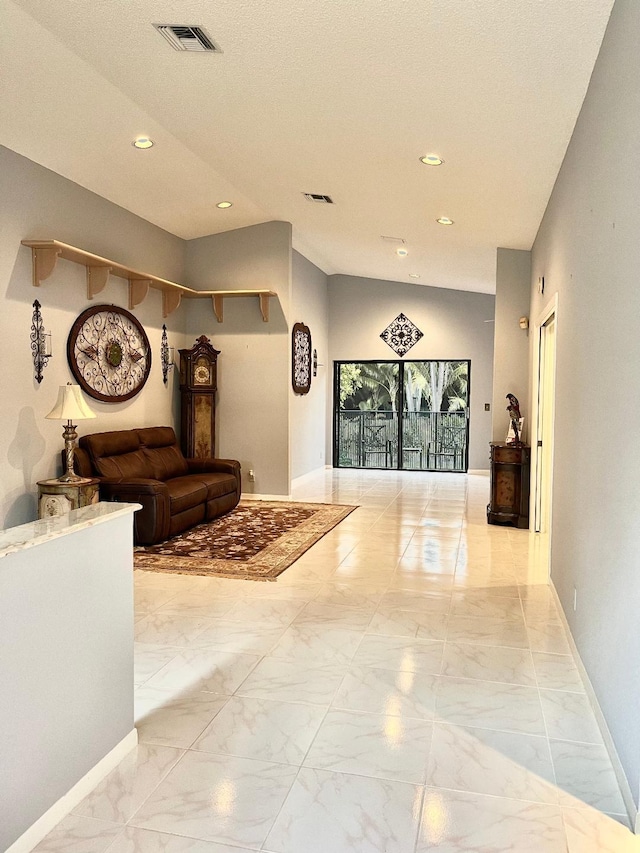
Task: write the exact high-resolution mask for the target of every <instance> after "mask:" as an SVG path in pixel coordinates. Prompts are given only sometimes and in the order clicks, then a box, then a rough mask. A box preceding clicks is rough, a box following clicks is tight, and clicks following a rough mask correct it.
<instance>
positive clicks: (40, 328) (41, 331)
mask: <svg viewBox="0 0 640 853" xmlns="http://www.w3.org/2000/svg"><path fill="white" fill-rule="evenodd" d="M41 307H42V306H41V305H40V303H39V302H38V300H37V299H36V300H35V302H34V303H33V316H32V317H31V335H30V337H31V355H32V356H33V367H34V370H35V375H34V379H35V380H36V382H37V383H38V385H39V384H40V383H41V382H42V371H43V370H44V369H45V367H46V366H47V364H48V363H49V359H50V358H51V357H52V355H53V352H52V350H51V332H47V331H46V330H45V328H44V324H43V322H42V314H41V312H40V308H41Z"/></svg>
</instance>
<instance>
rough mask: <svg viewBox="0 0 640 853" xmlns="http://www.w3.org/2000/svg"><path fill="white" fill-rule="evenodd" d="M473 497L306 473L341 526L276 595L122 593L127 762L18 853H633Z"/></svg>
mask: <svg viewBox="0 0 640 853" xmlns="http://www.w3.org/2000/svg"><path fill="white" fill-rule="evenodd" d="M488 486H489V481H488V477H487V476H484V475H469V476H464V475H432V474H419V473H417V472H407V473H401V472H378V471H326V472H322V473H320V474H318V476H317V477H315V478H310V479H308V480H307V481H306V483H305V484H304V486H303V487H300V488H299V489H298V491H297V493H296V498H297V499H300V500H306V501H326V502H334V503H341V502H342V503H349V504H356V505H358V509H356V510H355V511H354V512H353V513H351V515H350V516H349V517H348V518H347V519H345V521H344V522H342V524H340V525H338V527H336V528H334V530H332V531H330V532H329V533H328V534H327V535H326V536H324V537H323V538H322V539H321V540H320V541H319V542H318V543H316V545H314V546H313V548H311V549H310V550H309V551H307V552H306V554H304V555H303V556H302V557H301V558H300V559H299V560H298V561H297V562H296V563H295V564H294V565H293V566H291V567H290V568H289V569H288V570H287V571H286V572H284V573H283V574H282V575H281V576H280V577H279V578H278V579H277V581H276V582H275V583H268V584H264V583H254V582H251V581H232V580H227V579H223V578H206V577H188V576H181V575H162V574H158V573H153V572H136V573H135V576H134V583H135V589H136V612H135V619H136V622H135V631H136V668H135V684H136V691H135V704H136V719H137V726H138V732H139V740H140V744H139V746H138V748H137V749H136V750H134V751H133V752H132V753H131V754H130V755H129V756H127V757H126V758H125V759H124V760H123V761H122V762H121V763H120V765H119V766H118V767H117V768H116V769H115V770H114V771H113V772H112V773H111V774H109V776H108V777H107V778H106V779H105V780H103V782H102V783H101V784H100V785H98V786H97V788H96V789H95V790H94V791H93V792H92V793H91V794H90V795H89V796H88V797H86V798H85V800H84V801H83V802H82V803H80V804H79V805H78V806H77V808H76V809H74V812H73V813H72V814H71V815H69V816H68V817H67V818H66V819H65V820H64V821H62V822H61V824H60V825H59V826H58V827H56V829H55V830H54V831H53V832H52V833H50V835H49V836H48V837H47V838H46V839H44V840H43V841H42V843H41V844H40V845H39V846H38V847H37V848H36V849H37V850H38V851H39V853H45V852H46V851H64V853H249V851H251V853H256V851H261V853H383V851H384V853H427V852H428V853H432V852H433V853H496V852H497V851H500V853H506V851H512V853H513V851H515V853H525V851H526V853H531V851H535V853H609V852H610V851H611V853H614V851H615V853H640V845H639V844H638V839H636V837H635V836H633V835H632V834H631V832H630V831H629V829H628V823H625V821H626V818H625V808H624V803H623V799H622V795H621V793H620V790H619V788H618V785H617V782H616V777H615V774H614V771H613V767H612V764H611V761H610V758H609V756H608V754H607V751H606V749H605V747H604V745H603V741H602V738H601V736H600V732H599V730H598V727H597V724H596V720H595V717H594V714H593V711H592V709H591V706H590V704H589V700H588V697H587V693H586V692H585V689H584V685H583V684H582V681H581V678H580V670H579V668H578V666H577V665H576V663H575V662H574V660H573V658H572V655H571V648H570V646H569V643H568V641H567V637H566V635H565V631H564V627H563V623H562V620H561V616H560V614H559V612H558V609H557V605H556V598H555V595H554V593H553V591H552V589H551V587H550V586H549V585H548V584H547V579H546V576H545V572H546V568H545V565H546V563H545V561H546V555H545V552H544V547H541V542H540V538H539V537H536V536H534V535H531V534H529V533H528V532H527V531H522V530H516V529H513V528H503V527H498V526H490V525H487V523H486V515H485V510H486V503H487V495H488ZM543 544H544V543H542V545H543Z"/></svg>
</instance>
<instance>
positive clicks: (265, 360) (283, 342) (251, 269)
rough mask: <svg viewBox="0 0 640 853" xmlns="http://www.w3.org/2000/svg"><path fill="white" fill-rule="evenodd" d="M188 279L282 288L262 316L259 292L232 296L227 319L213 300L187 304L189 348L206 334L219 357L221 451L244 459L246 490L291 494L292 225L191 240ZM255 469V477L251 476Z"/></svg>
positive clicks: (215, 285) (206, 286)
mask: <svg viewBox="0 0 640 853" xmlns="http://www.w3.org/2000/svg"><path fill="white" fill-rule="evenodd" d="M186 267H187V276H188V283H189V284H190V286H191V287H194V288H197V289H200V290H211V289H219V290H256V289H271V290H275V291H276V293H277V294H278V298H277V299H275V298H273V299H271V300H270V320H269V322H268V323H265V322H263V320H262V315H261V314H260V309H259V304H258V299H257V297H252V298H244V299H229V300H226V301H225V303H224V322H223V323H218V322H217V321H216V319H215V317H214V315H213V311H212V310H211V306H209V305H205V304H203V303H201V302H200V301H197V302H196V301H195V300H191V301H190V302H189V304H187V306H186V318H187V320H186V324H187V325H186V329H187V337H188V338H189V346H191V345H192V344H193V342H194V341H195V339H196V338H197V337H198V336H199V335H207V337H209V338H210V339H211V342H212V343H213V345H214V346H215V348H216V349H218V350H220V352H221V355H220V356H219V358H218V398H217V407H216V432H217V442H216V444H217V453H218V454H219V455H220V456H223V457H230V458H232V459H238V460H239V461H240V464H241V465H242V472H243V479H242V488H243V491H245V492H249V491H252V492H255V493H258V494H269V495H287V494H288V493H289V388H290V383H289V375H290V366H289V364H290V347H289V326H288V313H289V307H290V291H291V225H290V224H289V223H288V222H266V223H264V224H262V225H253V226H251V227H249V228H239V229H237V230H234V231H227V232H225V233H223V234H214V235H212V236H210V237H201V238H200V239H198V240H190V241H189V242H188V243H187V248H186ZM249 469H253V470H254V471H255V483H250V482H249V480H248V477H247V475H248V472H249Z"/></svg>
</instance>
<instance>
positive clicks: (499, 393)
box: [492, 249, 531, 441]
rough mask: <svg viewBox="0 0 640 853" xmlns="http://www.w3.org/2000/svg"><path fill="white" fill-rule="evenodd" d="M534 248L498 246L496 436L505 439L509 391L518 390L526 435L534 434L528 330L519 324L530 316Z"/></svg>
mask: <svg viewBox="0 0 640 853" xmlns="http://www.w3.org/2000/svg"><path fill="white" fill-rule="evenodd" d="M530 299H531V252H525V251H522V250H519V249H498V256H497V264H496V322H495V336H494V345H493V350H494V354H493V407H492V408H493V440H494V441H504V440H505V438H506V436H507V430H508V428H509V416H508V414H507V413H506V408H507V405H508V403H507V401H506V399H505V397H506V395H507V394H515V396H516V397H517V398H518V400H519V401H520V411H521V413H522V416H523V417H524V419H525V422H524V438H525V440H526V439H527V436H529V435H531V432H530V426H531V423H530V420H529V419H530V417H531V409H530V407H529V394H528V389H529V332H528V331H524V330H523V329H521V328H520V326H519V325H518V320H519V319H520V317H528V316H529V302H530Z"/></svg>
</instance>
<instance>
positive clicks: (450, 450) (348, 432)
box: [334, 361, 470, 471]
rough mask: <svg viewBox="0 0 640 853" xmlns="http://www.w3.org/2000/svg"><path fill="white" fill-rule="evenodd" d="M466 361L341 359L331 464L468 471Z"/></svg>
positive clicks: (337, 383)
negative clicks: (332, 461)
mask: <svg viewBox="0 0 640 853" xmlns="http://www.w3.org/2000/svg"><path fill="white" fill-rule="evenodd" d="M469 373H470V362H468V361H411V362H409V361H408V362H403V361H375V362H374V361H357V362H356V361H348V362H347V361H342V362H336V364H335V374H334V389H335V391H334V413H335V419H334V466H335V467H338V468H391V469H403V470H416V471H466V470H467V466H468V446H469V429H468V412H469Z"/></svg>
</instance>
